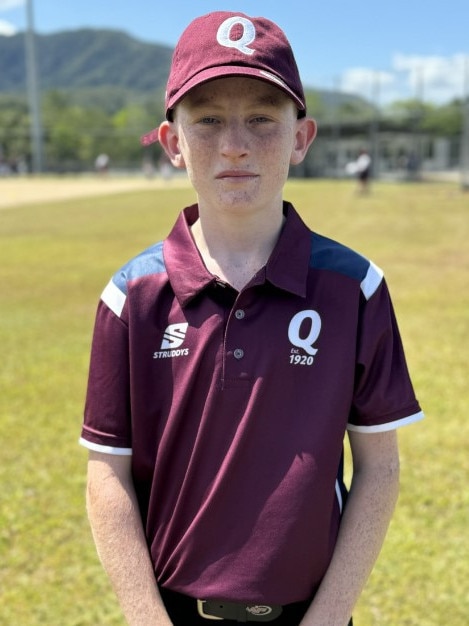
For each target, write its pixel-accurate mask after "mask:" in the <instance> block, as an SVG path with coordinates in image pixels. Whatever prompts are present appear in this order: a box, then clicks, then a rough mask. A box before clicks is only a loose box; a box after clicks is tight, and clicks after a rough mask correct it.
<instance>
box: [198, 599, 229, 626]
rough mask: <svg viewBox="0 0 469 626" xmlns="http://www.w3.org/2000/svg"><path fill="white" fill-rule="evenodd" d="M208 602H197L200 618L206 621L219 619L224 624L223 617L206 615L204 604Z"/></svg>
mask: <svg viewBox="0 0 469 626" xmlns="http://www.w3.org/2000/svg"><path fill="white" fill-rule="evenodd" d="M206 602H207V600H197V613H198V614H199V615H200V617H203V618H204V619H217V620H221V621H222V622H223V617H216V616H215V615H209V614H208V613H205V611H204V604H205V603H206Z"/></svg>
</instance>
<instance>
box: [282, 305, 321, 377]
mask: <svg viewBox="0 0 469 626" xmlns="http://www.w3.org/2000/svg"><path fill="white" fill-rule="evenodd" d="M320 332H321V318H320V316H319V313H317V312H316V311H313V310H307V311H300V312H299V313H297V314H296V315H294V316H293V317H292V319H291V322H290V325H289V327H288V339H289V341H290V343H291V344H292V345H293V346H294V347H293V348H292V349H291V351H290V364H291V365H312V364H313V363H314V357H315V356H316V354H317V352H318V348H315V347H314V344H315V343H316V341H317V340H318V337H319V334H320Z"/></svg>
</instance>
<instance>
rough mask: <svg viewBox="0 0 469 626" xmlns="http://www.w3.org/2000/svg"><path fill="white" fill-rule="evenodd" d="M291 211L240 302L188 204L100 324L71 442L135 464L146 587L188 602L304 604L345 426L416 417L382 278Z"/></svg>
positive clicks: (316, 566)
mask: <svg viewBox="0 0 469 626" xmlns="http://www.w3.org/2000/svg"><path fill="white" fill-rule="evenodd" d="M284 210H285V214H286V222H285V225H284V228H283V230H282V233H281V235H280V237H279V240H278V242H277V244H276V247H275V249H274V251H273V252H272V255H271V257H270V259H269V261H268V263H267V265H266V266H265V267H264V268H262V269H261V270H260V271H259V272H258V273H257V274H256V275H255V276H254V278H253V279H252V280H251V282H250V283H249V284H248V285H247V286H246V287H245V288H244V289H243V290H242V291H241V292H237V291H235V290H234V289H232V288H231V287H230V286H229V285H226V284H224V283H223V282H221V281H219V280H217V278H216V277H214V276H213V275H212V274H210V273H209V272H208V271H207V269H206V268H205V266H204V263H203V261H202V259H201V257H200V255H199V252H198V250H197V248H196V246H195V244H194V241H193V239H192V236H191V232H190V225H191V224H192V223H194V221H195V220H196V219H197V215H198V214H197V206H192V207H189V208H187V209H186V210H185V211H184V212H183V213H181V215H180V217H179V218H178V220H177V222H176V224H175V226H174V228H173V230H172V232H171V233H170V235H169V236H168V238H167V239H166V240H165V241H164V242H162V243H158V244H156V245H155V246H153V247H151V248H150V249H148V250H146V251H145V252H143V253H142V254H141V255H139V256H138V257H136V258H135V259H133V260H132V261H130V262H129V263H128V264H127V265H125V266H124V267H123V268H122V269H121V270H120V271H119V272H117V273H116V274H115V276H114V277H113V279H112V280H111V282H110V283H109V284H108V286H107V287H106V288H105V290H104V292H103V294H102V298H101V301H100V304H99V308H98V312H97V318H96V326H95V332H94V338H93V346H92V353H91V364H90V374H89V385H88V393H87V401H86V409H85V421H84V425H83V430H82V437H81V440H80V441H81V443H82V444H83V445H84V446H86V447H88V448H90V449H92V450H98V451H102V452H108V453H110V454H131V455H132V471H133V477H134V482H135V489H136V493H137V497H138V501H139V505H140V510H141V514H142V519H143V523H144V528H145V532H146V536H147V540H148V545H149V549H150V553H151V558H152V562H153V564H154V569H155V576H156V579H157V580H158V582H159V584H161V585H163V586H165V587H167V588H169V589H172V590H174V591H179V592H181V593H185V594H187V595H190V596H193V597H196V598H224V599H230V600H245V601H252V602H267V603H280V604H286V603H290V602H295V601H299V600H304V599H306V598H308V597H309V596H310V594H311V592H312V591H313V590H314V589H315V588H316V587H317V586H318V585H319V583H320V581H321V579H322V577H323V575H324V573H325V571H326V569H327V566H328V564H329V561H330V559H331V555H332V553H333V550H334V545H335V541H336V537H337V532H338V528H339V522H340V516H341V509H342V495H343V484H342V479H341V476H340V466H341V458H342V449H343V448H342V446H343V439H344V434H345V432H346V429H347V428H349V429H351V430H356V431H360V432H370V433H373V432H379V431H384V430H389V429H394V428H397V427H398V426H400V425H402V424H406V423H410V422H413V421H415V420H417V419H419V418H421V417H422V413H421V410H420V407H419V405H418V403H417V401H416V399H415V396H414V392H413V389H412V385H411V382H410V379H409V375H408V372H407V367H406V363H405V358H404V353H403V349H402V345H401V340H400V337H399V332H398V328H397V325H396V321H395V317H394V313H393V309H392V305H391V301H390V297H389V294H388V290H387V287H386V284H385V281H384V279H383V275H382V272H381V271H380V270H379V269H378V268H377V267H376V266H375V265H373V264H372V263H370V261H368V260H367V259H365V258H363V257H362V256H360V255H358V254H356V253H355V252H353V251H352V250H350V249H348V248H346V247H344V246H342V245H340V244H339V243H337V242H334V241H332V240H330V239H327V238H325V237H322V236H320V235H318V234H315V233H312V232H311V231H310V230H309V229H308V228H307V227H306V225H305V224H304V223H303V222H302V220H301V219H300V217H299V216H298V214H297V213H296V211H295V210H294V208H293V207H292V206H291V205H290V204H288V203H285V208H284Z"/></svg>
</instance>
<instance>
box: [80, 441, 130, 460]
mask: <svg viewBox="0 0 469 626" xmlns="http://www.w3.org/2000/svg"><path fill="white" fill-rule="evenodd" d="M78 443H79V444H80V446H83V447H84V448H88V450H93V452H103V453H104V454H115V455H116V456H132V448H115V447H114V446H103V445H101V444H99V443H93V442H92V441H87V440H86V439H84V438H83V437H80V439H79V440H78Z"/></svg>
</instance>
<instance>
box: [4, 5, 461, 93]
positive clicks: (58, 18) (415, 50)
mask: <svg viewBox="0 0 469 626" xmlns="http://www.w3.org/2000/svg"><path fill="white" fill-rule="evenodd" d="M299 5H300V6H301V8H298V6H299ZM214 10H234V11H242V12H244V13H247V14H248V15H264V16H266V17H268V18H270V19H272V20H274V21H275V22H277V23H278V24H279V25H280V26H281V27H282V28H283V30H284V31H285V32H286V34H287V36H288V38H289V39H290V41H291V43H292V45H293V49H294V51H295V55H296V58H297V62H298V65H299V68H300V72H301V75H302V78H303V82H304V84H305V85H307V86H309V87H320V88H326V89H332V88H334V89H340V90H342V91H346V92H354V93H358V94H360V95H363V96H364V97H366V98H368V99H370V100H373V101H375V102H376V103H377V104H383V105H384V104H386V103H388V102H392V101H394V100H396V99H406V98H412V97H416V96H417V95H419V96H420V97H423V99H424V100H426V101H429V102H430V101H431V102H435V103H444V102H447V101H448V100H450V99H451V98H453V97H461V96H462V95H463V94H464V93H467V90H469V84H468V83H469V0H446V1H445V2H442V1H441V0H425V2H424V1H423V0H394V1H393V2H385V1H383V0H361V1H360V2H350V1H348V2H346V1H342V2H339V1H338V0H322V1H321V2H319V1H316V0H303V1H302V2H294V1H291V0H290V1H289V0H282V1H281V2H279V1H275V0H250V1H249V0H245V1H241V0H232V1H231V2H225V1H222V0H220V1H215V2H214V1H211V0H178V1H177V2H165V3H163V2H158V1H157V0H152V2H149V1H148V0H131V1H130V2H129V1H128V0H114V1H113V2H108V1H106V0H102V1H99V0H98V1H96V0H68V1H67V0H34V8H33V15H34V22H35V27H36V30H37V31H38V32H39V33H53V32H57V31H60V30H70V29H76V28H81V27H93V28H112V29H117V30H121V31H125V32H127V33H128V34H130V35H132V36H134V37H136V38H138V39H142V40H144V41H149V42H154V43H163V44H168V45H170V46H174V45H175V43H176V41H177V39H178V37H179V35H180V33H181V31H182V30H183V29H184V28H185V26H186V25H187V24H188V23H189V22H190V21H191V20H192V19H193V18H194V17H197V16H198V15H202V14H203V13H207V12H209V11H214ZM25 27H26V0H0V34H3V35H8V34H14V33H15V32H18V31H23V30H24V29H25ZM0 71H1V68H0ZM149 71H151V69H150V68H149Z"/></svg>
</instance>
